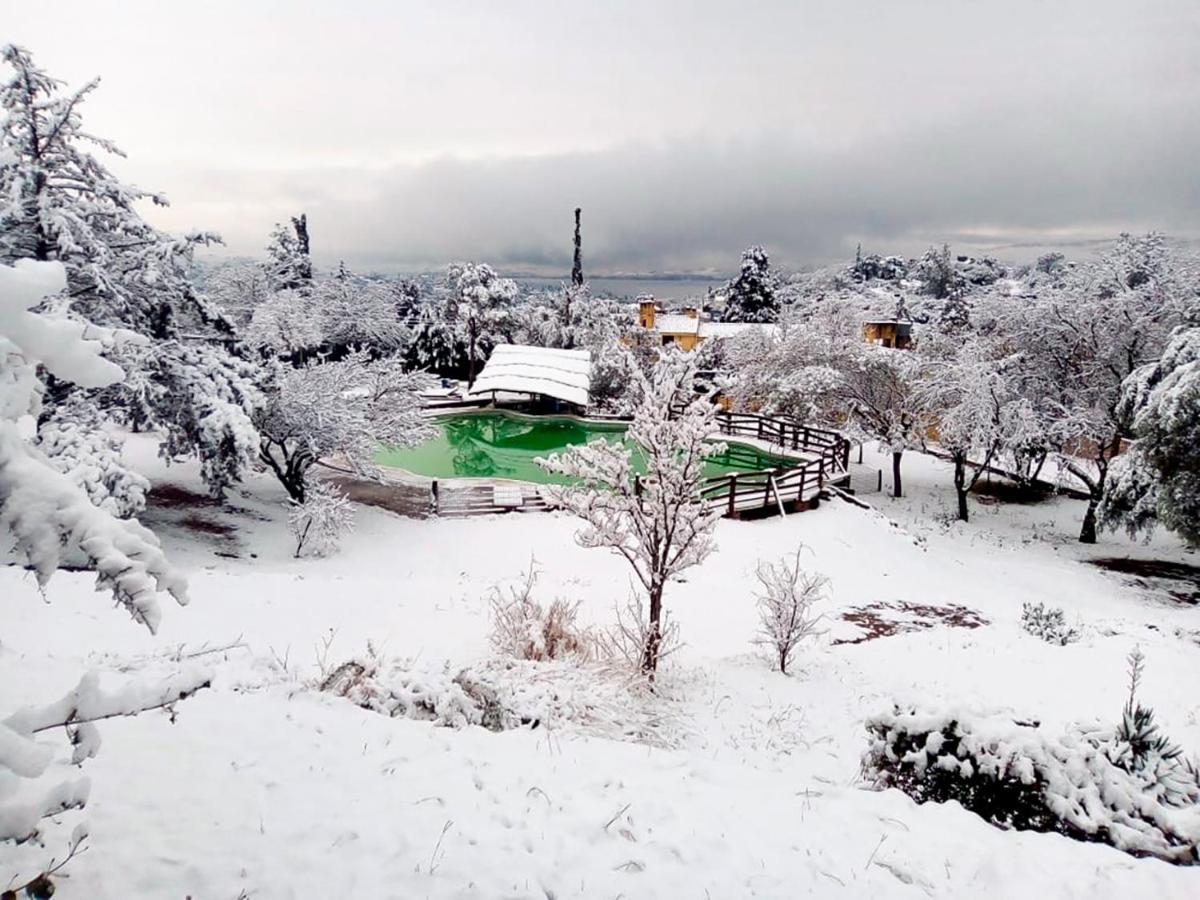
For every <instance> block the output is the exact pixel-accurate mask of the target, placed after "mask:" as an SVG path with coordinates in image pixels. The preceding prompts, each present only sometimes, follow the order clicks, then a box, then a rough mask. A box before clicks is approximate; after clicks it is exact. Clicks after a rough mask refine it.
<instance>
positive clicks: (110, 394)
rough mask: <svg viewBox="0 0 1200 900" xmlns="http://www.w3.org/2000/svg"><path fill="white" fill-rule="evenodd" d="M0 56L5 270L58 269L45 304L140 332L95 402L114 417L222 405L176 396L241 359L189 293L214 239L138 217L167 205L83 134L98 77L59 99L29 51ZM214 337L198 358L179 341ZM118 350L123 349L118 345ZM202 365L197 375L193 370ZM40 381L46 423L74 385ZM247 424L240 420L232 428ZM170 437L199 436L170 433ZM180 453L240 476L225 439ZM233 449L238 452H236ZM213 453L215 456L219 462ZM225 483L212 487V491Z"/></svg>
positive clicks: (142, 419) (199, 412)
mask: <svg viewBox="0 0 1200 900" xmlns="http://www.w3.org/2000/svg"><path fill="white" fill-rule="evenodd" d="M0 58H2V59H3V60H4V62H6V63H7V64H8V65H9V66H10V67H11V69H12V70H13V75H12V77H11V78H10V79H9V80H8V81H6V82H4V83H3V84H2V85H0V109H2V110H3V112H4V113H5V116H4V118H3V119H0V263H12V262H15V261H18V260H22V259H30V260H38V261H52V262H59V263H61V264H62V265H63V268H64V271H65V273H66V285H65V288H64V290H63V291H61V292H59V294H57V295H56V296H55V297H53V298H50V299H49V300H47V301H44V302H43V307H48V308H54V309H55V310H56V311H59V312H63V313H70V315H72V316H73V317H82V318H84V319H87V320H88V321H91V322H93V323H95V324H97V325H101V326H106V327H119V328H124V329H129V330H131V331H135V332H138V333H140V334H142V335H145V336H146V337H148V338H150V339H151V341H150V342H149V343H148V344H147V345H146V346H144V347H140V348H138V349H137V351H136V352H126V353H124V355H123V356H122V358H121V362H122V365H123V367H124V368H125V375H126V377H125V380H124V381H123V382H121V383H120V384H117V385H114V386H113V387H110V388H107V389H106V390H105V391H103V392H101V393H98V394H96V395H94V397H95V399H96V400H97V401H98V402H100V403H101V404H102V408H103V410H104V411H105V412H106V413H107V414H108V415H110V416H115V417H120V418H124V419H126V420H127V421H129V422H130V423H131V424H134V425H137V426H140V427H141V426H144V427H149V426H153V425H164V426H165V427H167V428H168V429H172V428H173V426H172V424H171V423H172V422H174V421H177V420H178V419H179V417H180V414H181V406H180V404H181V403H187V402H195V403H197V404H200V405H199V406H197V407H195V408H193V409H191V410H188V411H184V413H185V414H184V415H183V418H184V419H200V418H203V416H204V415H205V410H206V409H208V408H210V407H211V403H210V401H212V400H214V399H219V398H213V397H208V396H198V395H196V394H193V393H189V392H187V391H181V390H180V387H181V385H183V384H203V383H206V380H205V378H204V377H203V374H202V373H203V370H204V369H206V368H208V367H209V366H210V365H211V364H212V363H213V361H214V358H215V357H221V358H222V359H223V360H224V361H226V362H228V363H229V364H231V365H232V364H236V361H235V360H233V358H232V357H231V356H230V354H229V353H228V351H227V350H226V349H225V348H224V347H223V346H222V345H221V342H222V341H228V340H229V339H230V337H231V336H232V334H233V325H232V323H231V322H230V321H229V320H228V319H226V318H225V317H224V315H223V314H221V313H220V312H219V311H218V310H217V309H216V308H215V306H212V305H209V304H208V303H206V302H205V301H204V300H202V299H201V298H200V297H199V296H197V294H196V292H195V291H194V290H193V288H192V285H191V282H190V280H189V273H188V269H189V267H190V265H191V262H192V253H193V251H194V250H195V248H196V247H199V246H205V245H208V244H212V243H217V242H219V241H220V238H219V237H217V236H216V235H214V234H211V233H209V232H193V233H191V234H188V235H185V236H184V237H182V238H175V237H171V236H169V235H166V234H163V233H162V232H160V231H158V230H157V229H155V228H153V227H152V226H151V225H149V224H148V223H147V222H146V221H145V220H143V219H142V217H141V216H140V215H139V214H138V212H137V210H136V209H135V208H134V205H135V204H136V203H137V201H139V200H146V199H148V200H151V201H152V202H153V203H155V204H158V205H165V204H166V202H167V201H166V200H165V198H163V197H162V196H161V195H159V194H153V193H150V192H147V191H143V190H140V189H139V188H135V187H132V186H130V185H127V184H123V183H121V182H120V181H118V180H117V179H116V177H115V176H114V175H113V174H112V173H111V172H109V170H108V169H107V168H106V167H105V166H104V164H103V163H101V162H100V160H99V159H97V157H96V156H95V155H93V153H92V152H91V149H92V148H98V149H99V150H101V151H104V152H106V153H109V154H113V155H116V156H123V155H124V154H122V153H121V151H120V150H119V149H118V148H117V147H116V146H114V145H113V144H112V143H110V142H109V141H106V140H103V139H101V138H98V137H95V136H94V135H91V134H88V133H87V132H85V131H84V130H83V126H82V121H81V118H80V107H81V106H82V104H83V102H84V100H86V99H87V97H88V96H89V95H90V94H91V93H92V92H93V91H94V90H95V89H96V87H97V85H98V84H99V82H98V81H96V80H93V81H91V82H89V83H88V84H86V85H84V86H83V87H82V88H80V89H79V90H77V91H74V92H69V93H64V92H63V85H62V83H61V82H59V81H57V80H56V79H54V78H51V77H50V76H49V75H47V74H46V73H45V72H44V71H42V70H41V69H39V68H38V67H37V66H36V65H34V63H33V60H32V57H31V56H30V54H29V52H28V51H27V50H25V49H23V48H21V47H17V46H14V45H9V46H6V47H4V48H3V49H2V50H0ZM197 338H199V339H201V340H204V339H216V341H217V342H216V343H214V344H212V346H210V347H206V348H205V351H204V352H203V353H193V352H191V349H190V348H189V347H187V346H184V344H183V343H181V341H182V340H184V339H187V340H189V342H190V341H192V340H194V339H197ZM112 352H113V353H118V352H121V351H119V350H114V351H112ZM192 368H197V371H195V372H193V371H189V370H190V369H192ZM44 377H45V378H46V380H47V388H48V389H47V391H46V399H47V410H46V413H47V418H48V417H49V416H50V414H52V413H53V407H54V406H56V405H58V404H60V403H65V402H68V401H69V400H70V399H71V398H72V396H73V395H74V394H76V393H77V392H78V391H79V390H81V388H79V387H78V386H77V385H71V384H68V383H65V382H61V381H58V380H56V379H55V377H54V375H53V373H52V372H49V373H47V374H46V375H45V376H44ZM247 424H248V419H246V420H244V421H241V422H239V423H237V426H236V427H238V428H240V427H242V426H245V425H247ZM173 433H174V435H175V436H176V437H180V436H181V435H184V434H187V433H191V434H198V432H195V431H187V430H182V431H180V430H174V431H173ZM170 444H171V446H170V451H169V452H171V453H172V455H174V454H175V453H177V452H186V453H195V454H196V455H198V456H200V458H201V461H202V464H203V470H204V471H206V472H218V471H221V472H227V471H229V470H230V468H231V467H232V468H233V469H237V468H238V465H237V463H236V461H232V460H228V459H223V458H222V457H223V456H224V454H225V453H226V452H227V449H229V447H228V445H227V444H226V443H224V442H220V441H218V442H201V443H189V442H187V441H185V440H182V439H181V440H172V441H171V442H170ZM232 452H235V453H236V451H232ZM213 454H216V456H215V457H214V456H213ZM221 486H222V485H221V484H216V485H213V487H214V489H215V490H218V491H219V489H220V487H221Z"/></svg>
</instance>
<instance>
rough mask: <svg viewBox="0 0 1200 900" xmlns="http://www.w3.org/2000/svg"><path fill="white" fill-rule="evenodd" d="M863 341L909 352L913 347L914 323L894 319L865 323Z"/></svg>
mask: <svg viewBox="0 0 1200 900" xmlns="http://www.w3.org/2000/svg"><path fill="white" fill-rule="evenodd" d="M863 340H864V341H866V342H867V343H868V344H878V345H879V346H881V347H895V348H896V349H897V350H907V349H908V348H909V347H911V346H912V322H899V321H896V320H894V319H888V320H886V321H884V320H877V321H874V322H863Z"/></svg>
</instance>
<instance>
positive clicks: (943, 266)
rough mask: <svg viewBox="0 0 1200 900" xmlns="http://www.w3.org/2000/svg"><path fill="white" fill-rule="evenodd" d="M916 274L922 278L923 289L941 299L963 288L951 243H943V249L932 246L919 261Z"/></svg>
mask: <svg viewBox="0 0 1200 900" xmlns="http://www.w3.org/2000/svg"><path fill="white" fill-rule="evenodd" d="M914 274H915V275H916V277H917V278H919V279H920V280H921V287H922V290H923V291H924V292H925V293H926V294H929V295H931V296H932V297H935V298H937V299H939V300H944V299H945V298H947V297H951V296H953V295H954V294H957V293H960V292H961V291H962V289H963V279H962V276H961V275H959V273H958V270H957V269H956V268H955V265H954V257H953V256H951V255H950V245H949V244H943V245H942V249H941V250H935V249H934V248H933V247H930V248H929V249H928V250H926V251H925V255H924V256H922V257H921V259H920V260H919V261H918V262H917V265H916V269H915V272H914Z"/></svg>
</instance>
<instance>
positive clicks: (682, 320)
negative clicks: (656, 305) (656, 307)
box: [654, 313, 700, 334]
mask: <svg viewBox="0 0 1200 900" xmlns="http://www.w3.org/2000/svg"><path fill="white" fill-rule="evenodd" d="M699 327H700V319H699V318H698V317H696V316H685V315H680V314H678V313H667V314H665V315H661V316H657V317H655V319H654V328H655V330H656V331H658V332H660V333H662V334H697V333H698V329H699Z"/></svg>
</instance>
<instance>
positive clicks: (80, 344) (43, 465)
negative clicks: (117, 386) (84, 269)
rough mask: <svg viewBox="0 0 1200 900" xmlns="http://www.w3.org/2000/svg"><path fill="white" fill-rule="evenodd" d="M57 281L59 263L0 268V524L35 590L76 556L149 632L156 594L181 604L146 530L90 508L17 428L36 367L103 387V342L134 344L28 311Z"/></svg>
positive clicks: (123, 335) (26, 410)
mask: <svg viewBox="0 0 1200 900" xmlns="http://www.w3.org/2000/svg"><path fill="white" fill-rule="evenodd" d="M64 284H65V273H64V271H63V268H62V266H61V265H56V264H39V263H34V262H31V261H27V260H22V261H20V262H18V263H17V264H16V265H15V266H13V267H9V266H0V524H2V525H4V526H6V527H7V528H8V530H9V531H11V532H12V534H13V536H14V538H15V540H16V547H17V550H18V551H19V552H20V553H21V554H22V555H24V556H25V558H26V559H27V561H28V564H29V566H30V568H32V569H33V570H34V571H35V572H36V573H37V577H38V582H39V583H41V584H45V583H46V582H47V581H48V580H49V579H50V576H51V575H53V574H54V571H55V570H56V569H57V568H58V567H59V564H60V562H61V561H62V559H63V556H64V554H65V553H70V552H78V553H82V554H83V556H84V557H85V558H86V559H87V560H88V561H89V564H90V565H91V566H92V567H93V568H95V570H96V574H97V579H98V585H99V587H100V588H101V589H103V590H107V591H111V592H112V594H113V596H114V598H115V599H116V600H117V602H118V603H119V604H120V605H122V606H124V607H125V608H126V609H127V610H128V611H129V612H130V614H131V615H132V616H133V617H134V618H135V619H136V620H137V621H139V622H142V623H143V624H145V625H146V626H147V627H149V628H150V629H151V630H154V629H155V628H156V627H157V625H158V620H159V617H160V615H161V614H160V611H159V607H158V601H157V593H158V591H160V590H162V591H167V592H169V593H171V594H172V596H174V597H175V598H176V599H177V600H178V601H180V602H181V603H183V602H186V599H187V598H186V593H185V583H184V581H183V579H182V577H181V576H179V574H178V573H176V572H175V571H174V570H173V569H172V568H171V567H170V566H169V565H168V564H167V561H166V558H165V557H164V556H163V554H162V551H161V550H159V548H158V541H157V540H156V539H155V538H154V536H153V535H152V534H151V533H150V532H149V531H147V530H146V529H145V528H142V527H141V526H140V525H138V524H137V522H135V521H133V520H122V519H116V518H114V517H113V516H111V515H109V514H108V513H106V512H104V511H102V510H100V509H98V508H97V507H95V506H93V505H92V503H91V502H90V501H89V499H88V495H87V493H86V492H85V491H84V490H83V489H82V488H80V487H79V486H78V485H77V484H76V483H75V482H73V481H72V480H71V479H70V478H68V477H67V476H66V475H64V474H62V473H61V472H60V471H59V470H57V469H56V468H55V467H54V466H53V465H52V464H51V463H50V461H49V460H47V458H46V457H45V456H44V455H43V454H42V453H40V452H39V451H37V450H36V449H35V448H34V447H32V446H31V445H30V444H29V443H28V442H27V441H26V440H25V439H24V437H23V436H22V433H21V428H20V427H19V423H18V420H20V419H21V418H22V417H25V416H31V415H36V414H37V412H38V405H39V401H40V395H41V391H40V388H39V385H38V380H37V375H36V370H37V367H38V366H43V367H44V368H45V369H46V370H48V371H50V372H52V373H54V374H55V375H56V376H57V377H59V378H62V379H64V380H68V381H71V382H73V383H75V384H79V385H81V386H83V387H89V388H100V387H104V386H106V385H109V384H113V383H115V382H117V381H119V380H120V379H121V377H122V372H121V369H120V368H119V367H118V366H116V365H115V364H113V363H111V362H109V361H108V360H106V359H104V358H103V357H102V356H101V352H102V351H103V350H104V349H105V347H106V345H107V346H111V345H113V344H115V343H118V342H129V341H135V340H137V339H138V338H137V336H136V335H133V334H131V333H129V332H117V331H112V330H107V329H100V328H97V327H95V326H92V325H90V324H88V323H85V322H81V321H78V320H74V319H66V318H61V317H56V318H50V317H47V316H43V315H38V314H37V313H34V312H32V310H33V309H35V308H36V307H37V306H38V305H39V304H40V303H41V301H42V300H43V298H45V297H46V296H48V295H52V294H54V293H55V292H56V291H58V290H61V289H62V287H63V285H64Z"/></svg>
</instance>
